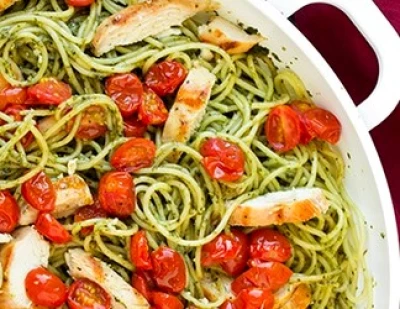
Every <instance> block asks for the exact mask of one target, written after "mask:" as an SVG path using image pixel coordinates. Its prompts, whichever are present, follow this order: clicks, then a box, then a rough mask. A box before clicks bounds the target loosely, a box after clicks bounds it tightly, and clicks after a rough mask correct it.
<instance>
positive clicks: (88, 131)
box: [67, 105, 107, 140]
mask: <svg viewBox="0 0 400 309" xmlns="http://www.w3.org/2000/svg"><path fill="white" fill-rule="evenodd" d="M73 124H74V119H73V120H71V121H70V122H68V125H67V130H68V131H69V130H71V129H72V126H73ZM106 132H107V125H106V113H105V112H104V109H103V108H102V107H100V106H96V105H94V106H90V107H88V108H87V109H85V110H84V112H83V113H82V118H81V123H80V124H79V128H78V131H77V132H76V135H75V136H76V137H77V138H81V139H86V140H93V139H96V138H98V137H101V136H104V135H105V134H106Z"/></svg>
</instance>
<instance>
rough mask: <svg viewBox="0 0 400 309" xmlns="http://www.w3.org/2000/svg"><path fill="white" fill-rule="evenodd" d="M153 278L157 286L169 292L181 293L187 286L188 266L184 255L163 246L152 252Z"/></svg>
mask: <svg viewBox="0 0 400 309" xmlns="http://www.w3.org/2000/svg"><path fill="white" fill-rule="evenodd" d="M151 262H152V264H153V278H154V280H155V282H156V284H157V286H158V287H159V288H160V289H161V290H162V291H165V292H168V293H180V292H182V291H183V289H184V288H185V286H186V268H185V262H184V260H183V258H182V256H181V255H180V254H179V253H178V252H176V251H175V250H173V249H171V248H168V247H165V246H161V247H159V248H158V249H157V250H156V251H153V252H152V253H151Z"/></svg>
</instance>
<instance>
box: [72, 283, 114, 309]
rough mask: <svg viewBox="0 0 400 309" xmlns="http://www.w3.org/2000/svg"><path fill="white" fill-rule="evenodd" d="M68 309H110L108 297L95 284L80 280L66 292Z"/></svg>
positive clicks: (109, 298)
mask: <svg viewBox="0 0 400 309" xmlns="http://www.w3.org/2000/svg"><path fill="white" fill-rule="evenodd" d="M68 307H69V309H111V297H110V295H109V294H108V293H107V292H106V291H105V290H104V289H103V288H102V287H101V286H100V285H98V284H97V283H96V282H93V281H91V280H89V279H86V278H82V279H78V280H76V281H75V282H74V283H72V285H71V286H70V287H69V291H68Z"/></svg>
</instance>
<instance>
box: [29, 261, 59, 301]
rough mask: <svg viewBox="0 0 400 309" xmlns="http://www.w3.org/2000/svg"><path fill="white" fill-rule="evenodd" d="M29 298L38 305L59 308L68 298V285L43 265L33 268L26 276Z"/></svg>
mask: <svg viewBox="0 0 400 309" xmlns="http://www.w3.org/2000/svg"><path fill="white" fill-rule="evenodd" d="M25 289H26V293H27V295H28V297H29V299H30V300H31V301H32V302H33V303H34V304H35V305H37V306H44V307H47V308H57V307H59V306H61V305H63V304H64V303H65V301H66V300H67V287H66V286H65V284H64V283H63V282H62V281H61V279H60V278H58V277H57V276H56V275H54V274H53V273H51V272H49V271H48V270H47V269H45V268H43V267H39V268H36V269H33V270H31V271H30V272H29V273H28V275H27V276H26V278H25Z"/></svg>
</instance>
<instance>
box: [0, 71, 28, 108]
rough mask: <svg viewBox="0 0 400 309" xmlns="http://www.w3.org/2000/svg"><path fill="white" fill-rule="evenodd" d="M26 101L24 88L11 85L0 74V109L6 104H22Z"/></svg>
mask: <svg viewBox="0 0 400 309" xmlns="http://www.w3.org/2000/svg"><path fill="white" fill-rule="evenodd" d="M25 101H26V89H25V88H20V87H13V86H11V85H10V84H9V83H8V82H7V81H6V79H5V78H4V77H3V76H1V75H0V111H3V110H4V109H5V108H6V107H7V105H8V104H24V103H25Z"/></svg>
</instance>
